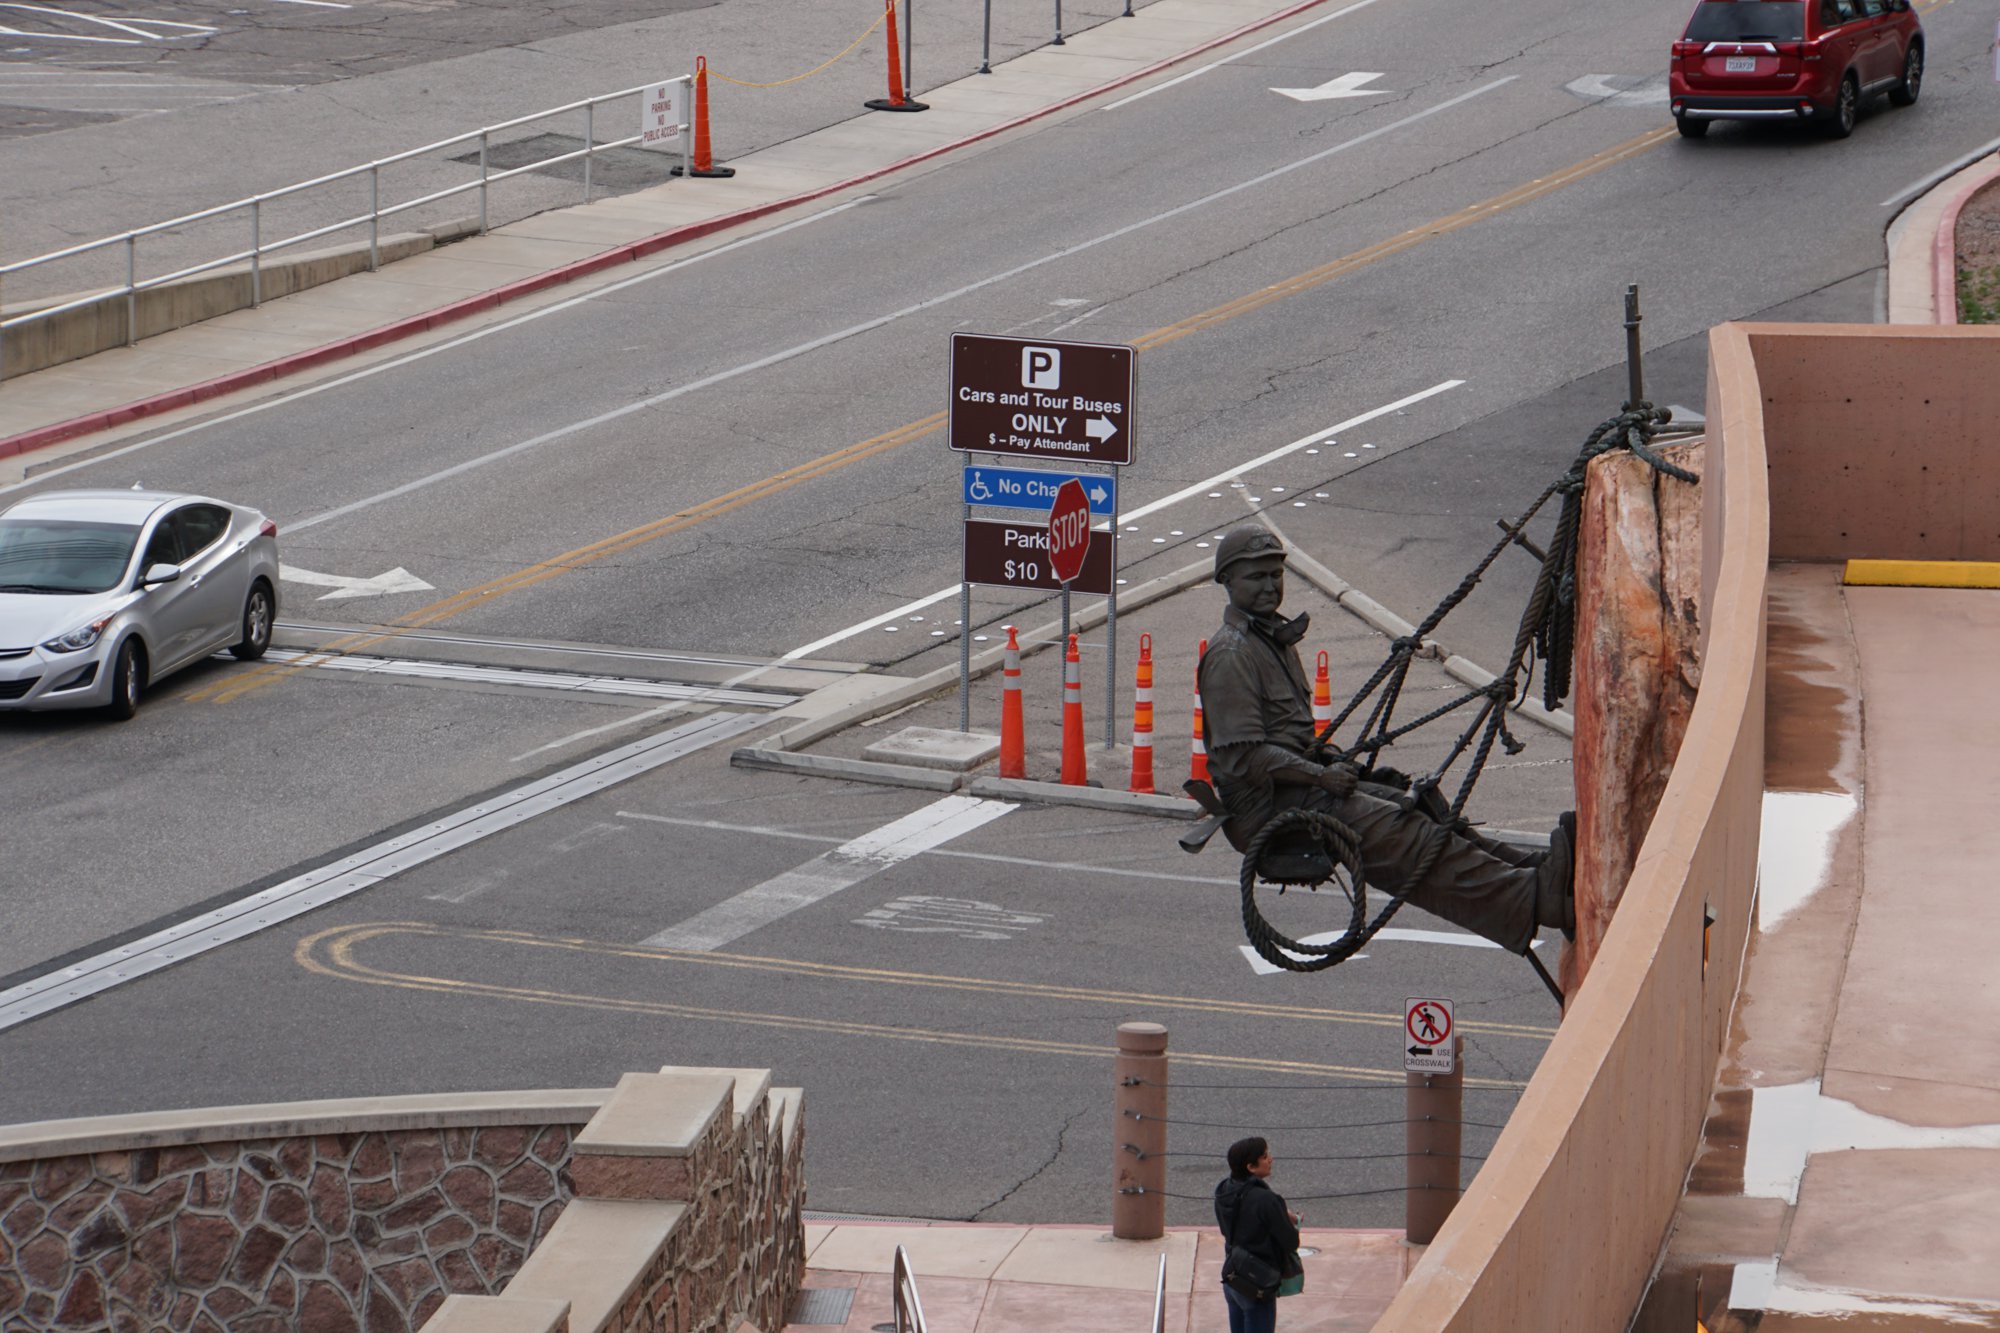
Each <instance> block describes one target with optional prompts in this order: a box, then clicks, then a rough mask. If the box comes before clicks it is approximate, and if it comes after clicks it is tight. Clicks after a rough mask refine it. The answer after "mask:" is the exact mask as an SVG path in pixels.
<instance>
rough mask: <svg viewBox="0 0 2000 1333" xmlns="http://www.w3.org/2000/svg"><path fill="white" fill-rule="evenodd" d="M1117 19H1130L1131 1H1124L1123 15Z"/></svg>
mask: <svg viewBox="0 0 2000 1333" xmlns="http://www.w3.org/2000/svg"><path fill="white" fill-rule="evenodd" d="M1118 17H1119V18H1121V19H1129V18H1131V17H1132V0H1125V12H1124V13H1123V14H1120V15H1119V16H1118Z"/></svg>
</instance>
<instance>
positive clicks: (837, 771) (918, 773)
mask: <svg viewBox="0 0 2000 1333" xmlns="http://www.w3.org/2000/svg"><path fill="white" fill-rule="evenodd" d="M729 762H730V764H731V765H732V766H734V767H736V768H764V769H771V770H773V771H776V772H781V773H804V774H806V775H808V776H810V777H816V778H850V779H852V780H853V781H855V782H872V783H875V784H876V785H877V786H881V787H915V788H916V789H917V790H919V791H944V792H952V791H957V790H958V789H959V786H960V785H961V784H962V783H963V782H964V781H965V775H964V774H962V773H942V772H939V771H938V770H937V769H934V768H917V767H915V766H913V765H910V764H884V763H880V762H878V761H876V760H873V759H846V758H842V757H841V756H839V755H830V754H787V753H785V752H784V751H783V750H770V749H765V748H763V747H761V746H756V745H745V746H740V747H739V748H737V749H735V750H733V751H731V752H730V755H729Z"/></svg>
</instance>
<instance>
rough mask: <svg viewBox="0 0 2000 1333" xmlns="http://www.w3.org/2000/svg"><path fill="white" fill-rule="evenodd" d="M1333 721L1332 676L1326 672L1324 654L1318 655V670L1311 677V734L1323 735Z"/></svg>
mask: <svg viewBox="0 0 2000 1333" xmlns="http://www.w3.org/2000/svg"><path fill="white" fill-rule="evenodd" d="M1332 723H1333V678H1332V677H1331V676H1329V675H1328V674H1327V670H1326V654H1325V653H1321V654H1320V655H1319V672H1318V674H1316V675H1315V676H1314V677H1313V734H1314V735H1315V736H1322V737H1323V736H1325V735H1326V729H1327V727H1328V726H1330V725H1332Z"/></svg>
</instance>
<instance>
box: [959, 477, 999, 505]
mask: <svg viewBox="0 0 2000 1333" xmlns="http://www.w3.org/2000/svg"><path fill="white" fill-rule="evenodd" d="M965 493H966V494H967V495H969V496H971V497H972V498H973V499H974V500H991V499H992V498H993V492H992V491H990V490H988V489H986V477H985V474H983V473H979V472H975V473H973V474H972V485H971V486H970V487H968V488H967V490H966V492H965Z"/></svg>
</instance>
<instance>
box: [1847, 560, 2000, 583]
mask: <svg viewBox="0 0 2000 1333" xmlns="http://www.w3.org/2000/svg"><path fill="white" fill-rule="evenodd" d="M1842 581H1843V582H1845V583H1847V584H1848V585H1849V586H1850V587H1863V588H2000V563H1996V562H1994V561H1991V560H1850V561H1848V562H1847V576H1846V578H1845V579H1843V580H1842Z"/></svg>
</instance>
